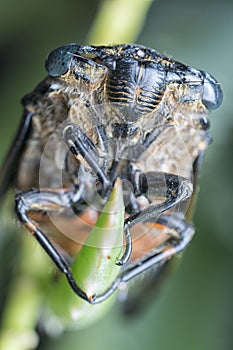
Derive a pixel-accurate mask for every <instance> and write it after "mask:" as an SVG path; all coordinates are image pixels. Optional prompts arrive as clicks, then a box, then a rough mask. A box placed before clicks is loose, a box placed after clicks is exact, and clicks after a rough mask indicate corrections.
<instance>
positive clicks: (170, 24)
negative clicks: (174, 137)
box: [0, 0, 233, 350]
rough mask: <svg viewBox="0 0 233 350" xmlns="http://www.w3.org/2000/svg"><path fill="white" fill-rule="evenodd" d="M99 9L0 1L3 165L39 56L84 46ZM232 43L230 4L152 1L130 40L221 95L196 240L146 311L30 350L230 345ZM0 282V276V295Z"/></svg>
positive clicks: (117, 312) (79, 1) (117, 313)
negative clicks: (207, 81)
mask: <svg viewBox="0 0 233 350" xmlns="http://www.w3.org/2000/svg"><path fill="white" fill-rule="evenodd" d="M110 1H111V0H110ZM145 1H146V0H145ZM98 5H99V1H98V0H76V1H74V0H66V1H61V0H56V1H55V0H41V1H38V2H36V1H30V0H21V1H16V0H8V1H4V0H1V1H0V77H1V85H0V106H1V116H0V120H1V124H0V125H1V127H0V140H1V148H0V153H1V159H2V157H3V154H4V153H5V152H6V150H7V148H8V147H9V145H10V143H11V140H12V137H13V135H14V132H15V130H16V128H17V125H18V123H19V121H20V117H21V106H20V104H19V100H20V98H21V97H22V96H23V95H24V94H25V93H27V92H29V91H31V90H32V89H33V88H34V86H35V85H36V84H37V82H39V81H40V80H42V78H43V77H44V76H45V70H44V59H45V57H46V56H47V54H48V53H49V52H50V51H51V50H52V49H53V48H55V47H57V46H58V45H62V44H64V43H69V42H79V43H84V42H85V40H86V36H87V33H88V32H89V30H90V26H91V24H92V22H93V19H94V18H95V15H96V12H97V9H98ZM119 25H120V23H119ZM232 36H233V2H232V0H222V1H219V0H209V1H208V0H196V1H187V0H176V1H174V0H160V1H156V2H154V3H153V4H152V6H151V8H150V10H149V13H148V16H147V18H146V21H145V24H144V27H143V29H142V31H141V33H140V35H139V37H138V39H137V42H138V43H141V44H144V45H146V46H149V47H153V48H156V49H157V50H158V51H159V52H162V53H167V54H169V55H172V57H174V58H175V59H177V60H179V61H181V62H183V63H187V64H189V65H191V66H194V67H196V68H200V69H203V70H206V71H208V72H210V73H211V74H213V75H214V76H215V77H216V78H217V80H218V81H219V82H220V83H221V85H222V88H223V92H224V103H223V105H222V107H221V108H220V109H219V110H217V111H216V112H213V113H212V114H211V117H210V118H211V133H212V135H213V139H214V141H213V144H212V145H211V146H210V147H209V149H208V151H207V154H206V157H205V161H204V165H203V169H202V173H201V179H200V185H201V191H200V194H199V199H198V203H197V210H196V215H195V219H194V222H195V225H196V236H195V237H194V240H193V242H192V244H191V245H190V247H189V248H188V249H187V250H186V252H185V254H184V255H183V258H182V260H181V263H180V265H179V268H178V270H177V271H176V273H175V274H174V275H173V276H172V277H171V278H170V280H169V281H167V283H166V284H165V285H164V287H163V288H162V290H161V292H160V294H159V295H158V296H156V298H155V299H154V300H153V303H151V305H150V306H149V307H148V308H147V309H145V311H143V312H141V313H140V314H139V315H136V316H135V317H133V318H132V317H131V318H126V317H125V316H124V315H122V313H121V309H120V307H119V305H118V304H116V306H115V307H114V310H113V311H111V312H109V314H108V315H107V316H106V317H105V318H104V319H102V320H101V321H99V322H98V323H97V324H95V325H94V326H92V327H90V328H87V329H84V330H82V331H77V332H66V333H65V334H64V335H62V336H61V337H59V338H55V339H52V340H50V339H47V338H46V337H43V338H42V340H41V343H40V346H39V348H38V349H40V350H48V349H51V350H52V349H56V350H62V349H66V350H71V349H82V350H86V349H91V348H93V349H95V350H99V349H111V350H118V349H119V348H121V350H125V349H128V348H133V349H134V350H139V349H159V350H168V349H172V350H178V349H179V350H210V349H211V350H219V349H221V350H225V349H226V350H228V349H232V348H233V334H232V331H233V273H232V269H233V211H232V207H233V203H232V202H233V201H232V197H233V191H232V188H233V186H232V175H233V162H232V150H233V138H232V132H233V117H232V104H231V103H232V98H233V84H232V78H233V68H232V66H233V65H232V57H233V39H232ZM24 238H25V239H27V238H28V235H27V234H26V235H25V237H24ZM12 239H13V238H12ZM0 242H1V241H0ZM9 251H12V250H11V248H10V246H9ZM12 254H13V255H15V254H14V253H13V251H12ZM8 258H9V254H8ZM3 259H4V256H1V261H3V262H1V268H2V270H4V268H5V269H6V270H7V261H6V260H3ZM2 282H4V279H3V277H2V276H1V288H2V289H4V286H3V283H2ZM4 283H5V282H4ZM61 302H62V301H61ZM4 350H5V349H4ZM6 350H9V349H6ZM16 350H17V349H16Z"/></svg>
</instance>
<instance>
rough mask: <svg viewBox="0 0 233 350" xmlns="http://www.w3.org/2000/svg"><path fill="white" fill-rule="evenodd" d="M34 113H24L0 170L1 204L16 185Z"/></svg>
mask: <svg viewBox="0 0 233 350" xmlns="http://www.w3.org/2000/svg"><path fill="white" fill-rule="evenodd" d="M32 115H33V114H32V113H28V112H27V111H25V112H24V114H23V117H22V120H21V123H20V125H19V128H18V131H17V133H16V136H15V138H14V140H13V142H12V145H11V147H10V149H9V151H8V153H7V155H6V158H5V160H4V162H3V164H2V166H1V169H0V203H1V204H2V200H3V198H4V195H5V194H6V192H7V191H8V189H9V188H10V187H11V186H12V185H13V184H14V179H15V175H16V173H17V171H18V165H19V162H20V156H21V154H22V151H23V149H24V146H25V143H26V140H27V138H28V135H29V133H30V129H31V119H32Z"/></svg>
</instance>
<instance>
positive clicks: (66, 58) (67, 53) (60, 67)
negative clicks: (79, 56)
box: [45, 44, 80, 77]
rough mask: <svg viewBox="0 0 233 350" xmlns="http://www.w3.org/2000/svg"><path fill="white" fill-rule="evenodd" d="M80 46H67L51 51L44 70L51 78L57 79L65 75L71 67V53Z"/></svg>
mask: <svg viewBox="0 0 233 350" xmlns="http://www.w3.org/2000/svg"><path fill="white" fill-rule="evenodd" d="M79 47H80V45H77V44H67V45H63V46H60V47H58V48H57V49H55V50H53V51H52V52H51V53H50V54H49V56H48V58H47V60H46V62H45V68H46V70H47V72H48V74H49V75H50V76H52V77H58V76H60V75H63V74H65V73H66V72H67V71H68V70H69V69H70V68H72V65H73V61H74V60H73V55H72V54H73V53H75V52H76V51H77V50H78V49H79Z"/></svg>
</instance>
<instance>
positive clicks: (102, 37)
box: [87, 0, 154, 45]
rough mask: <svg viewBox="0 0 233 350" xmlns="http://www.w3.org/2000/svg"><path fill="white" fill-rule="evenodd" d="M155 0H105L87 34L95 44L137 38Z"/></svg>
mask: <svg viewBox="0 0 233 350" xmlns="http://www.w3.org/2000/svg"><path fill="white" fill-rule="evenodd" d="M153 1H154V0H103V1H102V2H101V5H100V9H99V12H98V14H97V16H96V18H95V21H94V23H93V25H92V27H91V29H90V32H89V34H88V36H87V41H88V42H89V43H91V44H93V45H108V44H120V43H127V42H132V41H134V40H136V38H137V37H138V34H139V33H140V31H141V29H142V27H143V25H144V22H145V18H146V15H147V13H148V10H149V8H150V6H151V4H152V2H153Z"/></svg>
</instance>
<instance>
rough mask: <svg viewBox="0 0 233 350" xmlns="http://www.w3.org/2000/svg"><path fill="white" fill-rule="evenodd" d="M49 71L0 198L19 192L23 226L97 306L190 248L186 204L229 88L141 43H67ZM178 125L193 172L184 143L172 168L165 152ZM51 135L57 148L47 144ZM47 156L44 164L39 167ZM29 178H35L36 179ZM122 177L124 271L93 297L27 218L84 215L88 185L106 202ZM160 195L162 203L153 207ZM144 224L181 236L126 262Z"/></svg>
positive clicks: (31, 104) (34, 96)
mask: <svg viewBox="0 0 233 350" xmlns="http://www.w3.org/2000/svg"><path fill="white" fill-rule="evenodd" d="M46 69H47V72H48V74H49V77H47V78H46V79H45V80H44V81H43V82H42V83H41V84H39V85H38V87H37V88H36V89H35V90H34V91H33V92H32V93H31V94H29V95H27V96H26V97H25V98H24V100H23V104H24V108H25V112H24V116H25V117H24V118H23V120H22V123H21V126H20V128H19V131H18V134H17V136H16V139H15V141H14V144H13V145H12V148H11V150H10V151H9V154H8V156H7V158H6V160H5V163H4V164H3V167H2V169H1V177H0V185H1V190H0V191H1V192H0V194H1V196H3V195H4V193H5V192H6V191H7V190H8V188H9V187H10V186H16V187H17V188H18V189H19V192H18V193H17V195H16V197H15V203H16V213H17V216H18V218H19V220H20V222H21V223H22V224H23V225H24V226H25V227H26V229H28V230H29V231H30V232H31V233H32V234H33V236H34V237H35V238H36V240H37V241H38V242H39V244H40V245H41V246H42V247H43V249H44V250H45V251H46V252H47V254H48V255H49V256H50V257H51V259H52V260H53V261H54V263H55V264H56V265H57V267H58V268H59V270H60V271H61V272H62V273H64V274H65V275H66V277H67V280H68V282H69V284H70V285H71V287H72V289H73V290H74V291H75V293H76V294H77V295H79V296H80V297H81V298H83V299H85V300H87V301H88V302H90V303H98V302H101V301H103V300H105V299H106V298H107V297H108V296H110V295H111V294H112V293H113V292H114V291H115V290H116V289H117V288H118V286H119V285H120V283H121V282H127V281H129V280H130V279H132V278H133V277H135V276H136V275H138V274H140V273H142V272H143V271H145V270H147V269H148V268H150V267H152V266H155V265H158V264H159V263H160V262H165V261H167V260H168V259H169V258H170V257H172V256H173V255H174V254H176V253H178V252H180V251H182V250H183V249H184V248H185V247H186V246H187V244H188V243H189V242H190V240H191V238H192V235H193V233H194V230H193V227H192V226H191V225H190V224H188V223H187V222H186V221H185V217H184V215H182V213H181V209H180V205H182V203H185V202H186V201H187V200H189V199H191V197H192V193H193V188H192V186H193V184H194V186H195V183H196V179H193V167H194V165H195V164H197V163H198V159H200V158H201V157H202V154H203V152H204V150H205V148H206V147H207V145H208V143H209V134H208V133H207V131H206V130H207V129H208V126H209V123H208V118H207V114H208V111H209V110H211V109H215V108H217V107H218V106H219V105H220V104H221V101H222V92H221V89H220V86H219V84H218V83H217V82H216V80H215V79H214V78H213V77H212V76H210V75H209V74H208V73H206V72H203V71H199V70H196V69H194V68H191V67H189V66H185V65H183V64H181V63H179V62H176V61H174V60H172V59H169V58H167V57H166V56H163V55H160V54H159V53H157V52H156V51H155V50H153V49H148V48H145V47H143V46H139V45H118V46H99V47H98V46H81V45H78V44H69V45H64V46H62V47H60V48H58V49H56V50H54V51H53V52H52V53H51V54H50V55H49V56H48V59H47V61H46ZM61 123H62V124H61ZM176 129H178V130H179V134H180V135H181V138H182V139H183V140H184V145H185V147H186V148H187V153H188V154H189V156H190V164H191V166H186V164H185V163H186V160H185V159H183V153H182V152H183V150H180V149H179V146H177V147H178V148H177V149H173V152H174V155H173V157H174V162H172V161H170V159H169V157H168V154H167V153H166V152H164V151H161V145H162V144H165V146H166V145H167V143H168V147H171V148H173V147H174V145H173V143H172V142H173V130H176ZM166 133H168V136H169V135H170V137H168V138H167V136H166V135H167V134H166ZM169 133H170V134H169ZM51 135H52V136H53V137H54V139H52V141H53V142H54V143H52V146H47V145H48V144H49V140H50V137H51ZM166 140H168V141H166ZM64 144H65V145H66V146H67V147H68V150H69V151H68V156H67V157H66V159H65V162H64V164H65V165H64V167H63V170H62V171H63V173H62V174H63V175H64V182H62V186H60V182H59V179H58V178H57V173H58V170H59V166H58V165H57V157H58V156H59V150H60V151H62V150H63V149H64V147H65V145H64ZM157 148H158V151H156V150H157ZM47 150H48V151H47ZM153 151H156V152H155V155H154V157H155V160H156V162H154V163H153V162H152V163H153V164H152V163H151V164H149V167H148V165H145V164H144V160H146V157H147V156H148V154H149V153H147V152H151V153H153ZM42 153H43V157H44V163H43V162H42V163H41V165H40V157H41V156H42ZM57 154H58V156H57ZM157 163H158V164H157ZM175 163H176V164H178V169H177V170H174V169H175V168H174V165H176V164H175ZM43 164H44V165H43ZM160 165H161V167H160ZM162 166H165V170H162V169H163V167H162ZM185 166H186V167H185ZM50 167H51V168H50ZM179 167H181V168H182V171H181V174H180V173H179ZM184 168H185V170H183V169H184ZM30 173H33V174H34V175H33V177H32V178H31V179H29V174H30ZM35 174H37V175H35ZM80 174H81V175H80ZM39 175H40V178H39ZM196 175H197V167H196V166H195V171H194V177H195V178H196ZM79 176H80V177H79ZM118 177H120V178H121V179H123V180H124V179H125V180H127V181H128V185H127V184H125V194H124V200H125V203H126V204H125V205H126V214H127V215H128V217H127V218H126V219H125V227H124V233H125V240H126V246H125V251H124V253H123V255H122V257H120V258H119V259H118V261H116V263H117V264H119V265H123V270H122V272H121V273H120V274H119V276H118V278H117V279H116V280H115V281H114V282H113V284H112V285H111V286H110V287H109V289H108V290H107V291H105V292H104V293H103V294H102V295H97V296H87V294H86V293H85V291H83V290H81V289H80V288H79V287H78V286H77V284H76V282H75V280H74V278H73V275H72V272H71V269H70V266H69V264H68V262H67V261H66V259H65V258H64V257H63V255H62V253H61V252H60V251H59V249H57V247H56V246H55V245H54V244H53V243H52V241H51V240H50V238H49V237H47V235H46V234H45V233H44V232H43V231H42V230H41V229H40V228H39V226H38V225H37V224H36V223H35V221H33V220H32V219H31V218H30V213H32V212H38V213H40V212H46V213H51V214H52V213H56V212H57V211H60V210H62V209H69V208H72V209H73V211H74V212H75V213H80V212H82V211H84V210H85V207H87V206H88V200H91V201H92V200H93V201H95V199H96V198H95V193H93V190H92V189H91V188H92V187H91V186H90V184H91V185H93V186H95V187H96V189H97V192H98V195H100V197H101V198H102V201H103V203H104V202H106V200H107V199H108V196H109V195H110V193H111V190H112V188H113V185H114V182H115V180H116V179H117V178H118ZM129 184H130V185H129ZM32 187H33V188H34V189H30V188H32ZM156 198H163V200H160V201H159V202H156V201H155V199H156ZM141 203H144V204H143V205H142V204H141ZM145 203H146V205H145ZM139 223H156V224H159V225H162V226H163V227H166V228H167V229H168V230H171V231H172V232H174V231H175V232H176V233H177V236H176V238H174V237H172V235H171V238H170V239H169V240H168V243H167V244H166V245H165V246H164V248H161V249H160V250H159V251H158V250H155V251H154V252H153V251H152V252H151V253H150V254H149V255H147V256H145V257H142V258H141V259H140V260H138V261H136V262H135V263H130V264H126V263H127V262H128V260H129V259H130V256H131V253H132V236H131V228H132V227H134V226H135V225H137V224H139Z"/></svg>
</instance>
